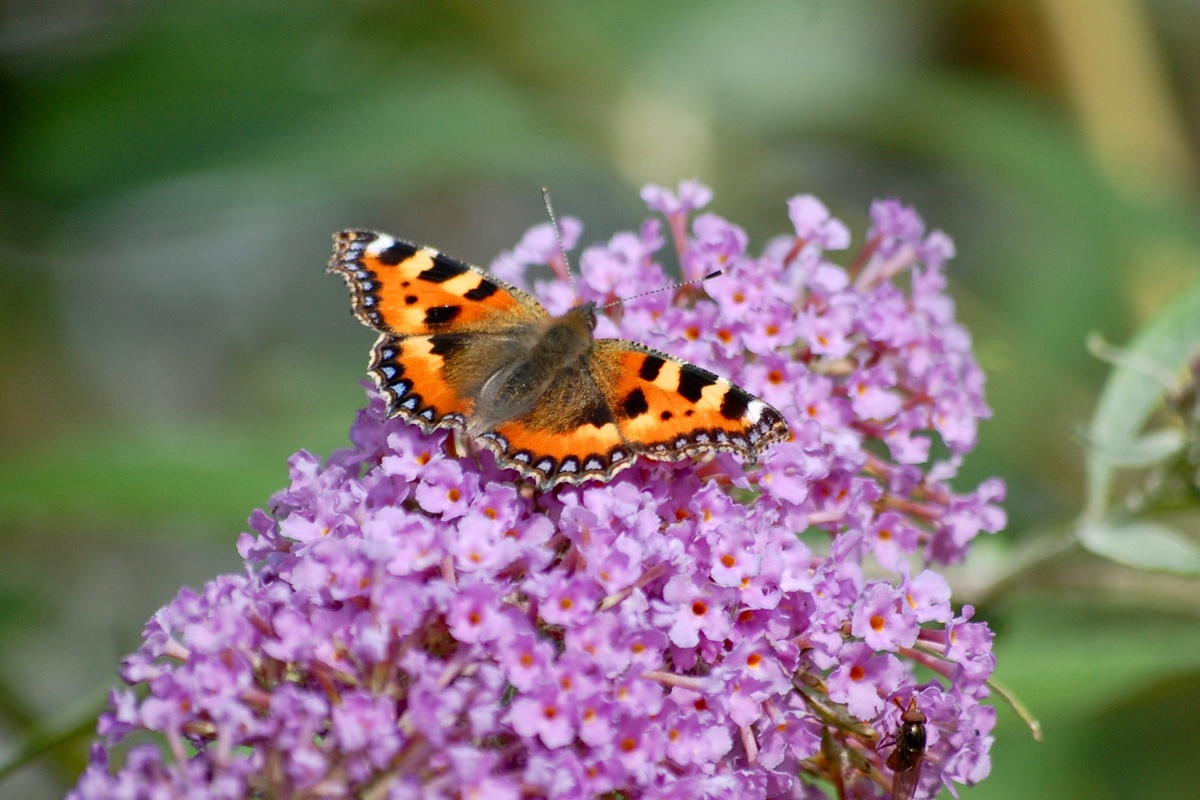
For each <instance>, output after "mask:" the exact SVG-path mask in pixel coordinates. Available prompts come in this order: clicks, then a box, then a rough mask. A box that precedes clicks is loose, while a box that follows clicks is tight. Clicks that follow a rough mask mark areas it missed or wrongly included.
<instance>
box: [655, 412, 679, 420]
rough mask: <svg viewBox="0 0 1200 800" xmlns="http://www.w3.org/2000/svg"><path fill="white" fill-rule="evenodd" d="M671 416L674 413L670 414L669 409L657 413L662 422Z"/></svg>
mask: <svg viewBox="0 0 1200 800" xmlns="http://www.w3.org/2000/svg"><path fill="white" fill-rule="evenodd" d="M673 416H675V415H674V414H672V413H671V412H670V411H664V412H662V413H661V414H659V415H658V418H659V419H661V420H662V421H663V422H666V421H667V420H669V419H670V418H671V417H673Z"/></svg>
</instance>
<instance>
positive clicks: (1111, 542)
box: [1079, 521, 1200, 576]
mask: <svg viewBox="0 0 1200 800" xmlns="http://www.w3.org/2000/svg"><path fill="white" fill-rule="evenodd" d="M1079 540H1080V542H1081V543H1082V544H1083V546H1084V547H1085V548H1087V549H1088V550H1090V551H1091V552H1093V553H1095V554H1096V555H1098V556H1102V557H1104V558H1107V559H1109V560H1110V561H1115V562H1117V563H1118V564H1124V565H1125V566H1127V567H1133V568H1134V569H1144V570H1152V571H1155V572H1169V573H1173V574H1176V575H1188V576H1194V575H1200V546H1197V545H1196V543H1195V542H1193V541H1191V540H1190V539H1187V538H1185V537H1184V536H1182V535H1180V533H1179V532H1178V531H1176V530H1174V529H1173V528H1169V527H1167V526H1165V525H1160V524H1158V523H1155V522H1145V521H1128V522H1113V523H1107V522H1100V523H1087V522H1085V523H1083V524H1082V525H1080V528H1079Z"/></svg>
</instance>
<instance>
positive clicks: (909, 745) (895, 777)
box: [887, 697, 927, 800]
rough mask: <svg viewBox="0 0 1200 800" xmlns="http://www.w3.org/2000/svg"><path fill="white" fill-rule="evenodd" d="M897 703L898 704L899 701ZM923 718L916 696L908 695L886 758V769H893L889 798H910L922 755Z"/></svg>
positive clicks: (919, 770)
mask: <svg viewBox="0 0 1200 800" xmlns="http://www.w3.org/2000/svg"><path fill="white" fill-rule="evenodd" d="M896 704H897V705H900V701H899V700H897V701H896ZM901 708H903V706H901ZM926 721H927V720H926V718H925V714H924V713H923V712H922V711H921V709H919V708H917V698H915V697H913V698H910V699H909V701H908V708H907V709H905V710H904V711H903V712H902V713H901V714H900V729H899V730H898V731H897V732H896V749H894V750H892V752H891V755H889V756H888V758H887V765H888V769H890V770H891V771H892V800H912V797H913V795H914V794H915V793H916V790H917V779H918V778H920V777H921V761H922V759H923V758H924V757H925V723H926Z"/></svg>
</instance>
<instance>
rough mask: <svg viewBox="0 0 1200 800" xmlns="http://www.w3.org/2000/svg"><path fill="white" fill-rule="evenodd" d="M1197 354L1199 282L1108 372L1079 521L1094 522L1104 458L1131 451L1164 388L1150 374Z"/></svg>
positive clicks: (1103, 489)
mask: <svg viewBox="0 0 1200 800" xmlns="http://www.w3.org/2000/svg"><path fill="white" fill-rule="evenodd" d="M1198 352H1200V283H1197V284H1195V285H1194V286H1192V288H1191V289H1190V290H1188V291H1187V292H1184V293H1183V294H1182V295H1180V297H1179V298H1178V299H1177V300H1176V301H1175V302H1174V303H1172V304H1171V305H1169V306H1167V307H1166V308H1165V309H1163V310H1162V311H1161V312H1159V313H1158V314H1157V315H1156V316H1155V317H1153V318H1152V319H1151V320H1150V321H1149V322H1148V323H1147V324H1146V325H1145V326H1144V327H1143V328H1142V330H1141V331H1140V332H1139V333H1138V334H1137V336H1135V337H1134V339H1133V341H1132V342H1131V343H1130V345H1129V347H1128V348H1126V350H1125V358H1123V359H1122V361H1123V362H1124V363H1122V364H1121V365H1120V366H1117V367H1114V368H1113V371H1112V372H1111V373H1109V377H1108V382H1107V383H1106V384H1105V386H1104V391H1103V392H1102V393H1101V395H1100V400H1099V402H1098V403H1097V405H1096V413H1095V414H1094V415H1093V417H1092V424H1091V428H1090V430H1089V434H1088V439H1089V440H1090V442H1091V443H1092V444H1093V445H1094V447H1093V448H1092V449H1091V452H1089V454H1088V465H1087V471H1088V486H1087V493H1088V497H1087V508H1086V511H1085V514H1084V517H1085V519H1091V520H1099V519H1100V518H1101V517H1102V516H1103V515H1104V512H1105V509H1106V507H1107V505H1108V497H1109V492H1110V491H1111V489H1112V483H1113V478H1114V474H1115V471H1116V467H1117V465H1116V464H1115V463H1114V461H1113V460H1112V459H1111V458H1110V457H1109V456H1110V454H1112V453H1127V452H1129V451H1130V450H1131V449H1132V450H1134V451H1136V449H1137V444H1136V442H1137V440H1138V438H1139V434H1140V433H1141V430H1142V428H1143V427H1144V426H1145V424H1146V421H1147V420H1148V419H1149V418H1150V415H1151V414H1153V413H1154V411H1155V410H1156V409H1157V408H1158V407H1159V405H1160V404H1161V403H1162V400H1163V396H1164V395H1165V394H1166V391H1167V387H1166V386H1164V385H1163V383H1162V381H1161V380H1159V379H1158V378H1157V377H1153V376H1157V375H1161V374H1163V373H1164V372H1166V373H1168V374H1171V375H1177V374H1180V372H1181V371H1182V369H1183V368H1184V366H1185V365H1186V364H1187V362H1188V360H1189V359H1191V358H1192V357H1193V356H1195V355H1196V354H1197V353H1198ZM1139 364H1140V365H1144V366H1143V367H1139Z"/></svg>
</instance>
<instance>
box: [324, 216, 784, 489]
mask: <svg viewBox="0 0 1200 800" xmlns="http://www.w3.org/2000/svg"><path fill="white" fill-rule="evenodd" d="M329 271H330V272H334V273H337V274H340V275H341V276H342V277H343V278H344V279H345V281H346V283H347V285H348V286H349V288H350V292H351V297H352V310H353V311H354V314H355V316H357V317H358V319H359V320H360V321H361V322H362V323H363V324H365V325H367V326H368V327H371V328H374V329H375V330H377V331H379V334H380V335H379V339H378V340H377V341H376V343H375V347H374V349H373V350H372V355H371V361H370V366H369V370H370V372H371V375H372V377H373V378H374V379H375V382H376V385H377V386H378V387H379V389H380V391H381V392H382V393H383V394H384V396H385V397H386V398H387V401H388V411H389V415H396V416H400V417H402V418H403V419H405V420H407V421H408V422H411V423H414V424H416V425H419V426H420V427H421V428H422V429H423V430H425V431H426V432H432V431H433V430H435V429H437V428H449V429H452V430H457V431H459V432H461V433H463V434H465V435H467V436H468V437H470V438H471V439H473V440H474V441H476V442H477V443H479V444H480V445H482V446H483V447H485V448H486V449H488V450H490V451H491V452H493V453H494V454H495V456H496V458H497V461H498V462H499V463H500V464H501V465H502V466H505V467H511V468H514V469H516V470H517V471H518V472H520V473H521V474H522V475H523V476H525V477H529V478H533V479H534V480H535V481H536V482H537V484H538V486H539V487H540V488H542V489H547V488H550V487H551V486H553V485H555V484H557V483H560V482H565V483H571V484H580V483H583V482H585V481H588V480H608V479H610V478H611V477H612V476H613V475H615V474H616V473H617V472H619V471H620V470H622V469H625V468H626V467H628V466H631V465H632V464H633V463H634V461H635V460H636V458H637V457H638V456H639V455H645V456H647V457H650V458H655V459H659V460H678V459H682V458H686V457H689V456H692V455H697V454H703V453H707V452H713V451H718V450H724V451H729V452H734V453H738V454H740V455H742V456H743V457H745V458H747V459H748V460H754V459H755V458H756V457H757V455H758V454H759V452H761V450H762V449H764V448H765V447H767V446H768V445H770V444H771V443H772V442H776V441H780V440H782V439H784V438H786V436H787V435H788V428H787V424H786V423H785V422H784V420H783V417H782V416H781V415H780V414H779V412H778V411H776V410H775V409H774V408H771V407H770V406H769V405H767V404H766V403H764V402H763V401H761V400H759V399H757V398H755V397H753V396H751V395H750V394H748V393H746V392H744V391H742V390H741V389H739V388H738V387H736V386H733V385H732V384H730V383H729V382H728V381H724V380H722V379H720V378H718V377H717V376H715V375H713V374H712V373H711V372H708V371H707V370H703V369H701V368H699V367H696V366H694V365H692V364H687V363H686V362H683V361H680V360H678V359H676V358H673V357H671V356H668V355H666V354H664V353H659V352H657V351H655V350H651V349H650V348H647V347H643V346H642V345H639V344H636V343H634V342H629V341H625V340H621V339H595V338H593V335H592V334H593V331H594V329H595V325H596V308H595V306H594V305H593V304H590V303H589V304H583V305H579V306H575V307H574V308H571V309H570V310H568V311H567V312H566V313H564V314H562V315H561V316H557V317H555V316H551V315H550V314H549V312H547V311H546V309H545V308H543V307H542V305H541V304H540V303H538V302H537V300H535V299H534V298H533V297H531V296H530V295H528V294H526V293H525V292H523V291H521V290H520V289H517V288H516V287H514V286H510V285H508V284H506V283H504V282H503V281H501V280H499V279H497V278H495V277H494V276H491V275H488V274H487V273H486V272H483V271H482V270H480V269H478V268H476V267H472V266H470V265H468V264H464V263H463V262H461V261H457V260H455V259H452V258H450V257H448V256H445V255H443V254H441V253H439V252H437V251H436V250H433V249H432V248H427V247H420V246H418V245H414V244H410V243H408V242H404V241H401V240H399V239H394V238H392V237H390V236H387V235H385V234H380V233H375V232H372V231H363V230H348V231H342V232H341V233H338V234H336V235H335V237H334V254H333V258H332V259H331V260H330V262H329Z"/></svg>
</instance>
